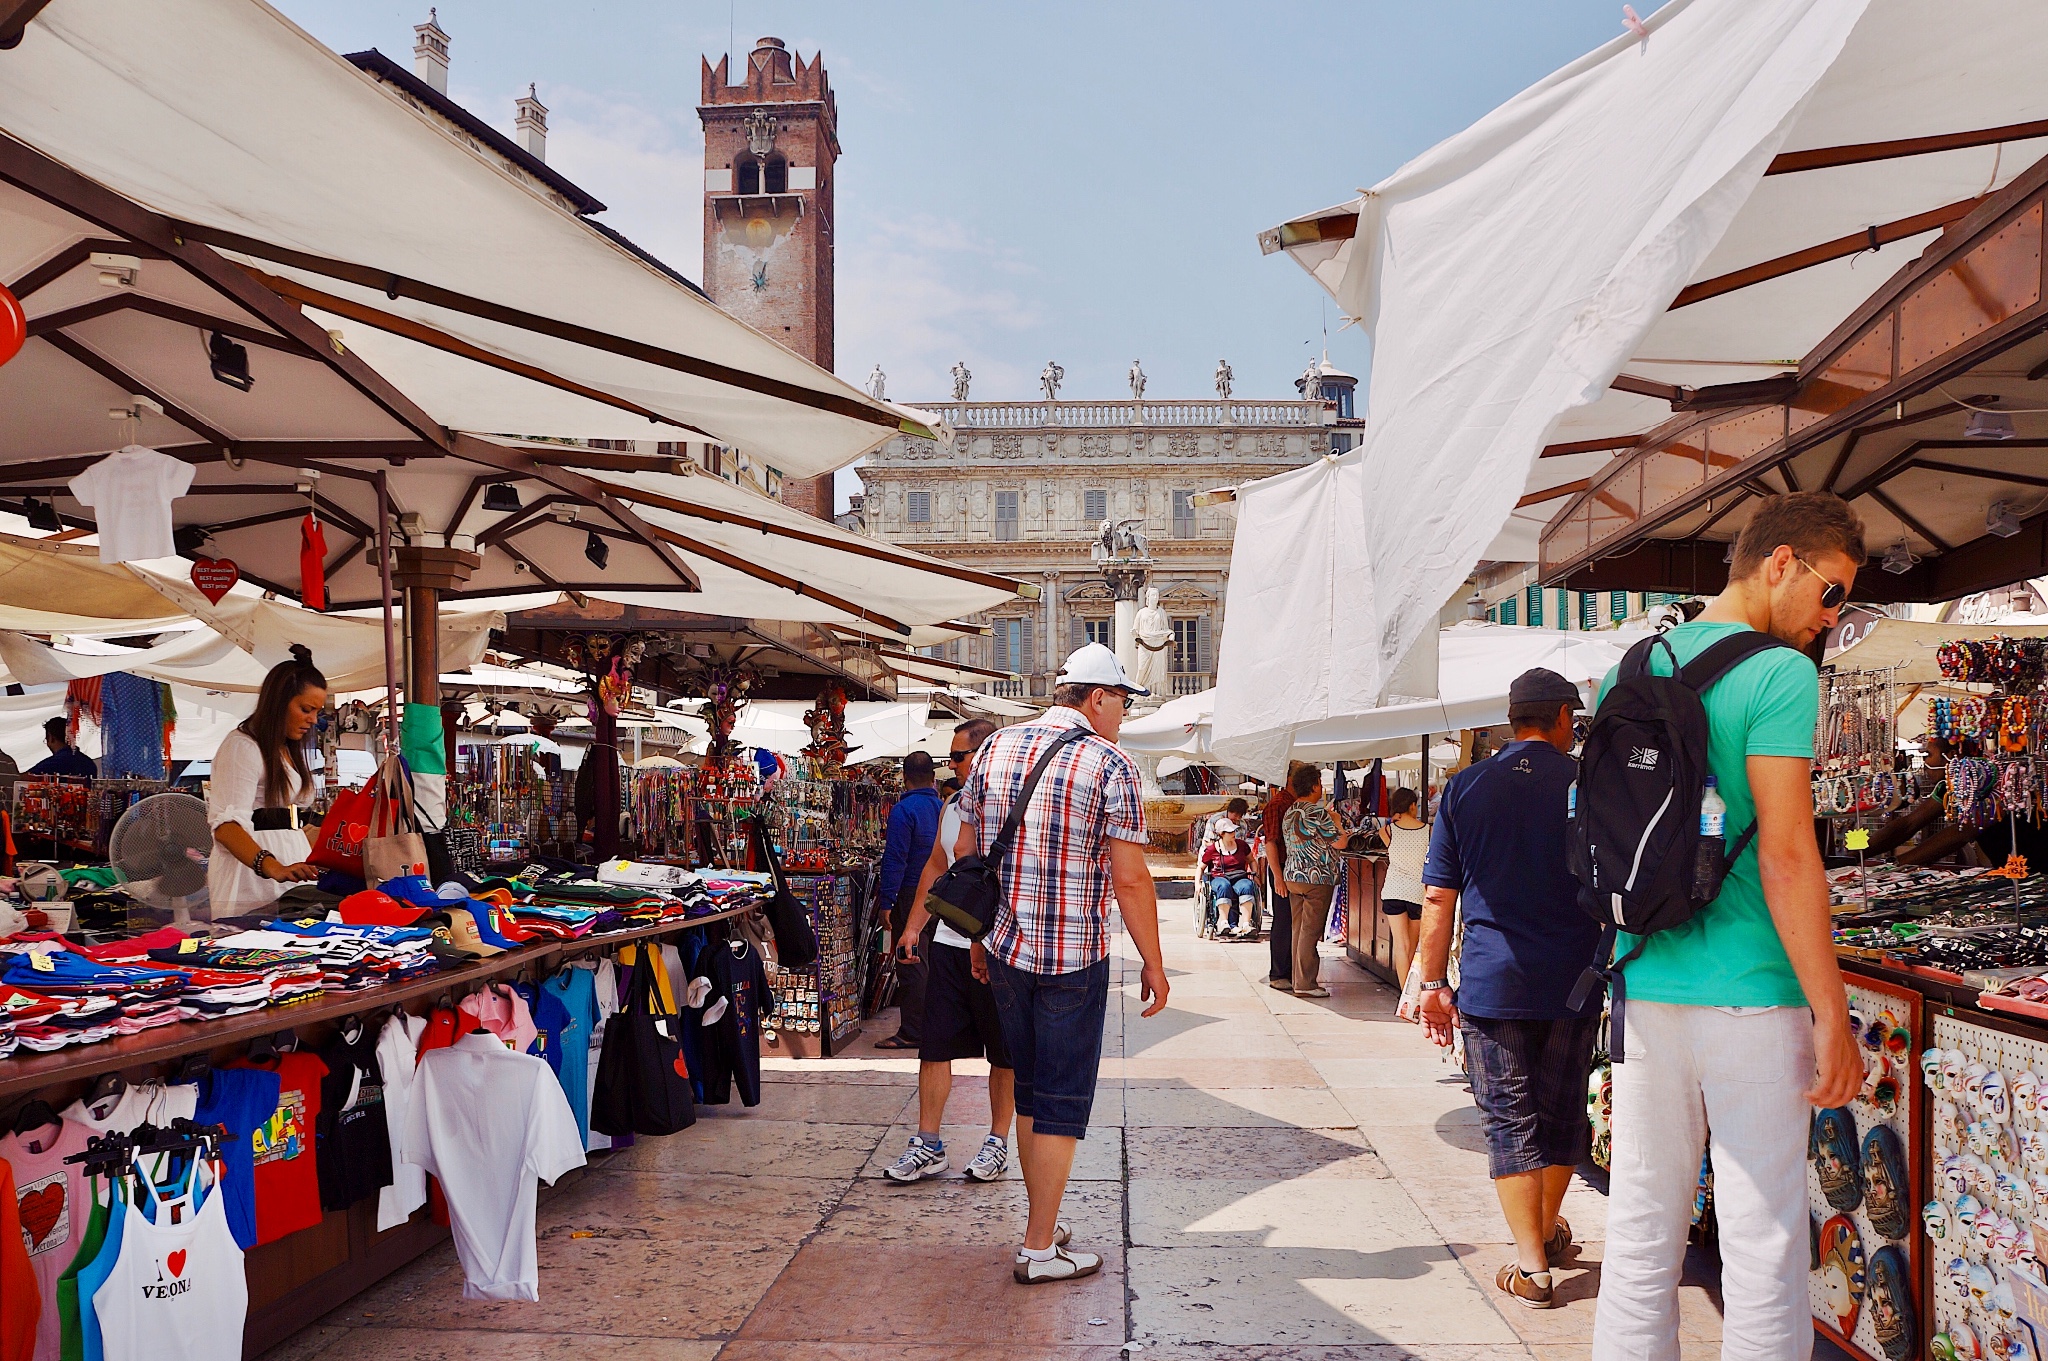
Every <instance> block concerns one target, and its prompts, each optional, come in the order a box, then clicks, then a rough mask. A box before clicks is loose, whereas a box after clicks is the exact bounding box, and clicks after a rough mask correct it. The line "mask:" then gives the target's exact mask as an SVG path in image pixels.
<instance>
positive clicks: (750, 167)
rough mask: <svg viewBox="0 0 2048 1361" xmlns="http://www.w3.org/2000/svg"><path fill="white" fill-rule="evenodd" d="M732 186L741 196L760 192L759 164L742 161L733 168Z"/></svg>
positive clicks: (751, 161)
mask: <svg viewBox="0 0 2048 1361" xmlns="http://www.w3.org/2000/svg"><path fill="white" fill-rule="evenodd" d="M733 185H734V187H735V188H736V189H737V190H738V191H739V192H740V193H742V194H758V193H760V192H761V163H760V162H759V161H756V160H751V159H750V160H744V161H741V162H740V163H739V164H738V165H736V166H734V167H733Z"/></svg>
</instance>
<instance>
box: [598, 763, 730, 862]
mask: <svg viewBox="0 0 2048 1361" xmlns="http://www.w3.org/2000/svg"><path fill="white" fill-rule="evenodd" d="M760 802H761V779H760V769H759V767H757V766H755V765H754V763H753V762H751V761H740V760H734V761H722V762H713V761H707V762H706V763H705V764H703V765H701V766H681V767H661V768H656V769H651V770H636V771H634V772H633V783H632V792H631V797H630V799H629V801H628V803H629V809H628V811H629V813H630V815H631V819H632V822H631V826H632V840H633V843H634V844H635V845H636V846H638V847H639V854H640V856H641V858H642V859H648V860H664V861H670V862H673V863H676V864H681V865H684V866H687V867H689V868H691V869H703V868H713V869H745V868H747V866H748V865H749V863H750V861H749V856H748V844H747V834H746V830H745V827H744V826H743V824H742V819H744V818H746V817H747V816H748V815H749V814H750V813H751V812H752V811H753V810H754V809H755V808H756V807H758V806H759V804H760Z"/></svg>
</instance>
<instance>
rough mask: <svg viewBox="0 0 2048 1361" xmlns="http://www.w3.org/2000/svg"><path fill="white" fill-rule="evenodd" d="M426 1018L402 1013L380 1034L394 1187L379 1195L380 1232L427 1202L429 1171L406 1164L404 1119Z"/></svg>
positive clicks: (380, 1068) (380, 1064) (379, 1056)
mask: <svg viewBox="0 0 2048 1361" xmlns="http://www.w3.org/2000/svg"><path fill="white" fill-rule="evenodd" d="M426 1030H427V1018H426V1017H424V1016H412V1015H408V1014H407V1013H405V1012H403V1011H401V1012H397V1013H396V1014H394V1015H393V1016H392V1018H391V1019H390V1020H388V1021H386V1022H385V1023H384V1029H383V1030H381V1031H379V1032H378V1034H377V1070H378V1071H379V1072H380V1073H382V1074H383V1075H384V1123H385V1127H386V1128H387V1129H388V1130H389V1131H390V1135H391V1184H390V1185H389V1186H386V1187H384V1188H383V1189H382V1190H380V1191H378V1192H377V1232H378V1233H383V1232H384V1231H385V1230H386V1229H395V1228H397V1227H398V1226H399V1225H400V1224H403V1223H404V1222H405V1221H406V1220H407V1219H409V1218H410V1217H411V1216H412V1212H413V1211H414V1210H417V1209H418V1208H419V1207H420V1206H422V1205H424V1204H426V1203H427V1173H426V1169H425V1168H422V1167H417V1166H415V1165H413V1164H412V1163H409V1162H407V1161H405V1116H406V1112H407V1111H408V1110H410V1109H411V1108H412V1088H413V1079H414V1078H415V1077H417V1076H418V1072H417V1069H418V1066H419V1054H420V1036H421V1035H424V1034H425V1033H426Z"/></svg>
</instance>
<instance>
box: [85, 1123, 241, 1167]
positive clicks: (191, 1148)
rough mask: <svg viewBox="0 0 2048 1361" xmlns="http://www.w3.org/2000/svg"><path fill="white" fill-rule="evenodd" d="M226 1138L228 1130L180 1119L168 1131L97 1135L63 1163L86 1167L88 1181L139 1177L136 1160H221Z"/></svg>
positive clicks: (151, 1129)
mask: <svg viewBox="0 0 2048 1361" xmlns="http://www.w3.org/2000/svg"><path fill="white" fill-rule="evenodd" d="M227 1137H228V1132H227V1129H226V1127H225V1126H222V1125H202V1124H199V1123H197V1122H196V1121H192V1120H188V1119H186V1118H185V1117H183V1116H179V1117H177V1118H176V1119H174V1120H172V1121H171V1123H170V1127H169V1128H167V1129H159V1128H157V1127H156V1126H155V1125H148V1124H144V1125H137V1126H136V1127H135V1128H134V1129H132V1130H130V1131H129V1132H127V1133H126V1134H120V1133H115V1132H109V1133H106V1134H100V1135H96V1136H94V1137H93V1138H92V1139H90V1140H88V1141H87V1142H86V1145H85V1150H84V1152H82V1153H74V1154H72V1155H71V1156H70V1157H68V1158H66V1159H65V1160H64V1161H65V1162H66V1163H67V1164H70V1163H82V1164H84V1166H85V1173H86V1175H87V1176H89V1177H124V1176H135V1175H139V1171H138V1169H137V1168H136V1166H135V1160H136V1159H137V1158H145V1157H154V1156H156V1155H159V1154H165V1153H168V1154H176V1155H185V1154H191V1153H195V1152H196V1153H198V1154H199V1155H200V1156H201V1157H203V1158H205V1159H207V1160H208V1161H211V1160H212V1159H214V1158H217V1157H219V1156H220V1146H221V1144H222V1143H224V1142H226V1140H227Z"/></svg>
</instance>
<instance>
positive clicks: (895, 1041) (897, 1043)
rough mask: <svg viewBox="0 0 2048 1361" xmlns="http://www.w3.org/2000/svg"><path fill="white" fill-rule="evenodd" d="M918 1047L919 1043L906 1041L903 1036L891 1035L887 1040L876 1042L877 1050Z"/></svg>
mask: <svg viewBox="0 0 2048 1361" xmlns="http://www.w3.org/2000/svg"><path fill="white" fill-rule="evenodd" d="M917 1047H918V1042H917V1041H916V1040H906V1039H904V1038H903V1037H902V1036H901V1035H891V1036H890V1037H889V1038H888V1039H886V1040H876V1041H875V1048H877V1049H915V1048H917Z"/></svg>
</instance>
